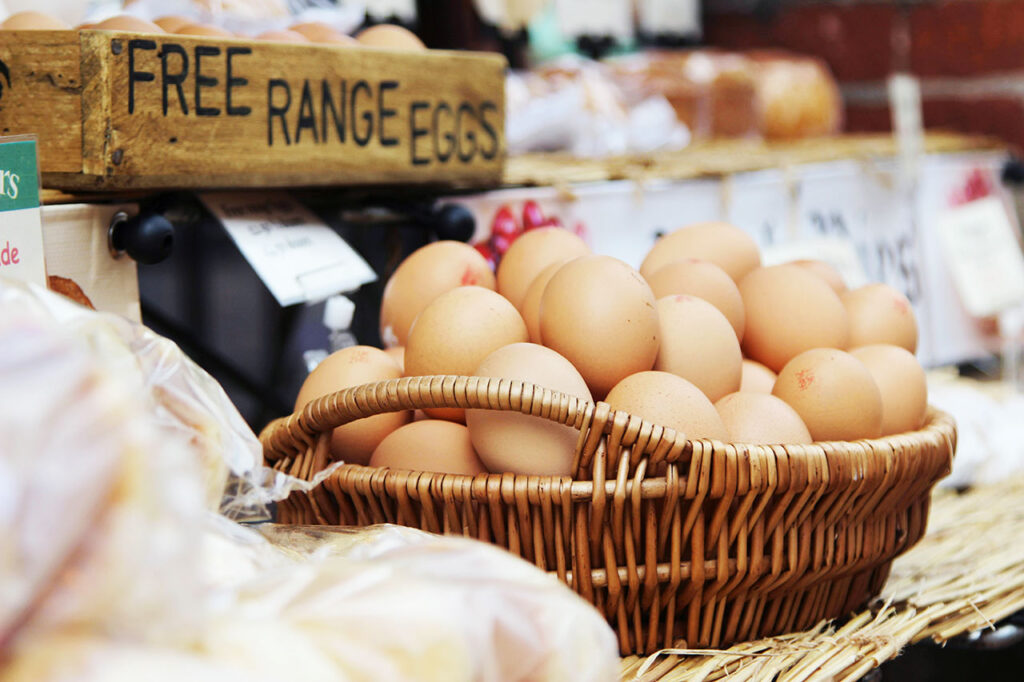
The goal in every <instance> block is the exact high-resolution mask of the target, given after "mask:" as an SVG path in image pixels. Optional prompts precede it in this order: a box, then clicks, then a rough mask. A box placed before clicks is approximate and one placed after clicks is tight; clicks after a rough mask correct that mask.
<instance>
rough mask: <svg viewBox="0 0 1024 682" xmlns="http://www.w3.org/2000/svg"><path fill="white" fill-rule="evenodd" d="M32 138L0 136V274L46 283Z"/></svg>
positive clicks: (36, 169) (35, 157) (37, 180)
mask: <svg viewBox="0 0 1024 682" xmlns="http://www.w3.org/2000/svg"><path fill="white" fill-rule="evenodd" d="M41 216H42V210H41V209H40V208H39V164H38V162H37V150H36V141H35V139H34V138H29V137H0V277H9V278H12V279H19V280H22V281H25V282H34V283H36V284H38V285H40V286H44V287H45V286H46V266H45V264H44V261H43V225H42V219H41Z"/></svg>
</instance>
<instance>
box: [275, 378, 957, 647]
mask: <svg viewBox="0 0 1024 682" xmlns="http://www.w3.org/2000/svg"><path fill="white" fill-rule="evenodd" d="M424 407H462V408H476V409H491V410H513V411H518V412H522V413H524V414H531V415H534V416H537V417H541V418H545V419H549V420H551V421H555V422H558V423H561V424H567V425H570V426H573V427H575V428H576V429H578V430H579V431H580V437H579V440H578V442H577V447H576V454H575V459H574V463H573V471H574V472H575V473H574V475H573V476H571V477H552V476H523V475H514V474H483V475H479V476H460V475H451V474H436V473H423V472H408V471H391V470H388V469H379V468H371V467H364V466H358V465H342V466H340V467H338V468H337V469H336V470H334V471H333V472H332V473H331V474H330V475H329V476H328V477H327V478H326V479H325V480H323V481H322V482H321V483H320V485H318V486H316V487H315V488H313V490H311V491H310V492H309V493H293V494H292V495H291V496H290V497H289V498H288V499H287V500H284V501H283V502H282V503H281V504H280V506H279V516H280V521H282V522H284V523H295V524H327V525H357V526H360V525H370V524H374V523H397V524H401V525H406V526H413V527H416V528H420V529H423V530H427V531H431V532H435V533H449V534H456V535H465V536H468V537H472V538H476V539H479V540H484V541H487V542H491V543H494V544H497V545H499V546H501V547H504V548H506V549H508V550H509V551H511V552H513V553H514V554H517V555H519V556H521V557H523V558H524V559H526V560H527V561H530V562H532V563H534V564H536V565H537V566H539V567H540V568H542V569H544V570H546V571H549V572H552V573H555V574H556V575H557V576H558V577H559V578H560V579H562V580H563V581H565V582H566V583H567V584H569V585H570V586H571V587H572V588H573V589H574V590H575V591H576V592H578V593H579V594H580V595H581V596H582V597H583V598H585V599H587V600H588V601H589V602H591V603H592V604H594V606H595V607H597V609H598V610H599V611H601V612H602V613H603V614H604V615H605V617H606V618H607V619H608V621H609V623H610V624H611V625H612V627H613V628H615V630H616V632H617V633H618V637H619V646H620V649H621V651H622V652H623V653H644V652H651V651H654V650H657V649H659V648H662V647H667V646H675V645H679V643H680V641H681V640H683V641H685V644H686V645H687V646H690V647H696V646H700V647H706V646H713V647H718V646H723V645H726V644H729V643H732V642H735V641H739V640H745V639H751V638H756V637H761V636H766V635H772V634H778V633H781V632H786V631H790V630H794V629H800V628H805V627H809V626H811V625H813V624H814V623H815V622H817V621H819V620H821V619H822V618H826V617H835V616H840V615H843V614H845V613H848V612H849V611H850V610H851V609H853V608H856V607H858V606H860V605H862V604H863V603H864V602H865V601H867V600H868V599H869V598H870V597H872V596H874V595H875V594H877V593H878V591H879V590H880V589H881V587H882V585H883V583H884V582H885V579H886V577H887V575H888V571H889V566H890V564H891V562H892V559H893V558H894V557H895V556H896V555H898V554H900V553H901V552H903V551H905V550H906V549H907V548H909V547H910V546H911V545H913V544H914V543H915V542H917V540H918V539H920V537H921V536H922V535H923V533H924V530H925V524H926V520H927V515H928V501H929V493H930V489H931V487H932V485H933V484H934V483H935V482H936V481H937V480H938V479H939V478H941V477H942V476H944V475H945V474H946V473H948V471H949V467H950V464H951V460H952V455H953V451H954V450H955V445H956V428H955V426H954V423H953V421H952V419H951V418H950V417H949V416H948V415H946V414H944V413H941V412H939V411H937V410H929V413H928V417H927V419H926V424H925V426H924V427H923V428H922V429H921V430H920V431H917V432H914V433H909V434H903V435H899V436H891V437H887V438H881V439H876V440H865V441H857V442H834V443H815V444H813V445H784V446H755V445H738V444H728V443H720V442H717V441H706V440H693V441H690V440H687V439H686V437H685V436H684V435H683V434H681V433H677V432H675V431H673V430H671V429H668V428H662V427H660V426H657V425H654V424H651V423H649V422H646V421H644V420H642V419H639V418H637V417H635V416H631V415H629V414H627V413H625V412H621V411H615V410H612V409H611V408H610V407H609V406H608V405H607V404H605V403H600V402H599V403H596V404H594V403H588V402H584V401H581V400H579V399H578V398H575V397H572V396H567V395H564V394H561V393H557V392H554V391H550V390H547V389H543V388H539V387H536V386H533V385H531V384H526V383H523V382H519V381H511V380H507V379H486V378H479V377H454V376H444V377H440V376H439V377H412V378H404V379H394V380H390V381H384V382H380V383H376V384H368V385H365V386H360V387H356V388H351V389H346V390H344V391H340V392H338V393H335V394H332V395H329V396H325V397H323V398H320V399H318V400H316V401H314V402H312V403H310V404H309V405H308V406H307V407H306V408H305V409H304V410H302V411H301V412H298V413H296V414H293V415H291V416H289V417H286V418H283V419H279V420H277V421H275V422H273V423H272V424H270V425H269V426H268V427H267V429H266V430H264V432H263V433H262V434H261V436H260V437H261V440H262V441H263V444H264V452H265V456H266V458H267V460H268V462H269V463H271V464H272V465H273V467H274V468H275V469H276V470H279V471H283V472H286V473H288V474H291V475H293V476H297V477H299V478H302V479H306V480H310V479H312V478H313V476H314V475H315V474H316V473H318V472H319V471H321V470H323V469H324V468H326V467H327V466H328V465H329V464H330V459H329V455H328V448H329V443H330V433H331V430H332V429H333V428H334V427H336V426H340V425H342V424H345V423H348V422H350V421H353V420H355V419H359V418H362V417H368V416H372V415H375V414H379V413H382V412H393V411H398V410H409V409H420V408H424Z"/></svg>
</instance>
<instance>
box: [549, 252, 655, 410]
mask: <svg viewBox="0 0 1024 682" xmlns="http://www.w3.org/2000/svg"><path fill="white" fill-rule="evenodd" d="M540 333H541V337H542V338H543V339H544V345H545V346H547V347H549V348H552V349H554V350H555V351H557V352H558V353H560V354H561V355H563V356H565V358H566V359H567V360H569V362H571V363H572V364H573V366H575V367H576V369H578V370H579V371H580V374H582V375H583V378H584V379H585V380H586V382H587V386H588V387H590V391H591V393H592V394H593V395H594V397H595V398H601V397H604V395H605V394H607V393H608V391H609V390H610V389H611V387H612V386H614V385H615V384H617V383H618V382H619V381H621V380H622V379H624V378H625V377H627V376H629V375H630V374H635V373H636V372H642V371H644V370H647V369H651V367H653V366H654V361H655V359H656V358H657V355H658V312H657V310H656V308H655V300H654V294H652V293H651V288H650V287H649V286H647V282H645V281H644V279H643V277H641V276H640V273H638V272H637V271H636V270H634V269H633V268H631V267H629V266H628V265H626V264H625V263H623V262H622V261H620V260H618V259H616V258H612V257H610V256H584V257H582V258H577V259H576V260H573V261H571V262H569V263H566V264H565V265H564V266H562V267H561V268H559V270H558V272H556V273H555V274H554V276H553V277H552V278H551V281H549V282H548V285H547V287H545V288H544V293H543V295H542V296H541V302H540Z"/></svg>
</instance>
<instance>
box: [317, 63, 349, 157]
mask: <svg viewBox="0 0 1024 682" xmlns="http://www.w3.org/2000/svg"><path fill="white" fill-rule="evenodd" d="M347 93H348V87H347V84H346V82H345V81H341V99H340V101H339V102H338V108H337V109H335V108H334V95H332V94H331V86H330V85H329V84H328V83H327V79H326V78H325V79H324V80H322V81H321V82H320V130H321V131H323V138H322V139H323V141H324V142H327V131H328V127H327V110H328V109H330V110H331V120H332V121H333V122H334V130H335V132H337V134H338V142H344V141H345V97H346V95H347ZM339 111H340V112H341V120H338V112H339Z"/></svg>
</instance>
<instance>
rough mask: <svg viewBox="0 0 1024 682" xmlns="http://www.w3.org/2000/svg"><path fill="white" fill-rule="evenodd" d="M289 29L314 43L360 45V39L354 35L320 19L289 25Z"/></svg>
mask: <svg viewBox="0 0 1024 682" xmlns="http://www.w3.org/2000/svg"><path fill="white" fill-rule="evenodd" d="M288 30H290V31H295V32H296V33H301V34H302V35H304V36H306V38H308V39H309V40H310V42H314V43H330V44H333V45H358V44H359V41H358V40H356V39H355V38H353V37H352V36H348V35H345V34H344V33H341V32H340V31H336V30H335V29H333V28H331V27H330V26H328V25H327V24H323V23H320V22H319V21H307V22H303V23H301V24H295V25H293V26H289V27H288Z"/></svg>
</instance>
